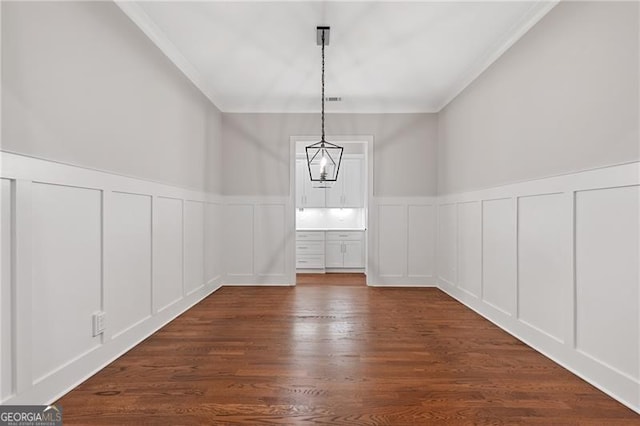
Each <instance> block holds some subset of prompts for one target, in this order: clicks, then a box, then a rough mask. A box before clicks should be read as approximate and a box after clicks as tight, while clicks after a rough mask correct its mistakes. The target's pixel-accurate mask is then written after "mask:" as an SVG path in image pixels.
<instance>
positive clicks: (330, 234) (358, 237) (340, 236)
mask: <svg viewBox="0 0 640 426" xmlns="http://www.w3.org/2000/svg"><path fill="white" fill-rule="evenodd" d="M363 235H364V232H363V231H327V240H328V241H362V237H363Z"/></svg>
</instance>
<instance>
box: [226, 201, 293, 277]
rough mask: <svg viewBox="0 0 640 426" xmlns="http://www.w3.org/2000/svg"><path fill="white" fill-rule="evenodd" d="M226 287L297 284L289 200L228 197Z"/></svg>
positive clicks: (291, 214) (291, 209)
mask: <svg viewBox="0 0 640 426" xmlns="http://www.w3.org/2000/svg"><path fill="white" fill-rule="evenodd" d="M225 202H226V205H225V206H224V207H225V214H224V217H225V219H224V229H225V259H226V260H225V269H226V276H225V278H224V283H225V284H229V285H245V284H248V285H256V284H257V285H263V284H269V285H293V284H294V283H295V263H294V249H293V246H294V241H295V231H294V229H295V224H294V219H293V206H291V205H290V202H289V199H288V197H240V196H238V197H225Z"/></svg>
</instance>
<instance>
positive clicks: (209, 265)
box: [204, 203, 224, 284]
mask: <svg viewBox="0 0 640 426" xmlns="http://www.w3.org/2000/svg"><path fill="white" fill-rule="evenodd" d="M222 213H223V205H222V204H220V203H207V204H206V205H205V234H206V237H205V245H204V252H205V255H204V268H205V272H204V273H205V278H206V282H207V284H212V283H213V282H215V281H216V280H219V279H220V277H221V275H222V271H223V269H222V257H223V256H222V254H223V248H224V239H223V232H222V219H223V216H222Z"/></svg>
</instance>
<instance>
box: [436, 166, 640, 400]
mask: <svg viewBox="0 0 640 426" xmlns="http://www.w3.org/2000/svg"><path fill="white" fill-rule="evenodd" d="M639 199H640V163H629V164H622V165H617V166H612V167H605V168H600V169H595V170H589V171H583V172H578V173H572V174H567V175H562V176H556V177H549V178H544V179H538V180H532V181H526V182H520V183H516V184H511V185H505V186H501V187H495V188H489V189H483V190H478V191H472V192H466V193H462V194H455V195H450V196H442V197H440V198H439V199H438V213H439V217H438V284H439V286H440V287H441V288H442V289H443V290H444V291H446V292H447V293H449V294H450V295H452V296H453V297H455V298H457V299H458V300H460V301H461V302H463V303H465V304H466V305H468V306H469V307H471V308H472V309H474V310H476V311H477V312H479V313H480V314H481V315H483V316H485V317H486V318H488V319H490V320H491V321H493V322H494V323H496V324H497V325H498V326H500V327H502V328H504V329H505V330H507V331H509V332H510V333H512V334H513V335H515V336H517V337H518V338H520V339H522V340H523V341H525V342H526V343H528V344H529V345H531V346H533V347H534V348H536V349H537V350H539V351H540V352H542V353H544V354H545V355H547V356H548V357H550V358H551V359H553V360H555V361H556V362H558V363H559V364H561V365H563V366H564V367H566V368H567V369H569V370H571V371H573V372H574V373H576V374H578V375H579V376H581V377H582V378H584V379H585V380H587V381H588V382H590V383H592V384H593V385H595V386H597V387H599V388H600V389H602V390H603V391H605V392H606V393H608V394H610V395H611V396H613V397H614V398H616V399H618V400H619V401H621V402H623V403H624V404H625V405H627V406H629V407H631V408H632V409H634V410H636V411H638V412H640V325H639V324H640V316H639V312H640V300H639V297H640V289H639V287H640V284H639V281H640V277H639V261H638V259H639V258H640V251H639V249H638V241H639V239H640V238H639V237H640V233H639V231H640V230H639V218H640V210H639V206H638V204H639V201H638V200H639Z"/></svg>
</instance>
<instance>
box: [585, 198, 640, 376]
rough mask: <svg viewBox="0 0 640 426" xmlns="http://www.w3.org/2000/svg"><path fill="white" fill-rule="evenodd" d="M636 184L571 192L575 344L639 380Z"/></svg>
mask: <svg viewBox="0 0 640 426" xmlns="http://www.w3.org/2000/svg"><path fill="white" fill-rule="evenodd" d="M639 197H640V186H628V187H622V188H608V189H598V190H593V191H580V192H578V193H577V194H576V213H575V214H576V306H577V312H576V345H577V348H578V350H580V351H581V352H583V353H584V354H585V355H587V356H590V357H592V358H593V359H595V360H597V361H598V362H601V363H603V364H604V365H607V366H610V367H611V368H614V369H616V370H618V371H620V372H621V373H623V374H626V375H629V376H630V377H632V378H634V379H635V380H638V379H639V378H640V373H639V371H638V370H639V368H640V353H639V348H640V318H638V312H639V308H640V306H639V302H638V299H639V296H640V289H639V287H640V284H639V282H640V277H639V276H638V258H640V252H639V250H638V236H639V235H640V234H639V232H640V229H639V226H638V220H639V218H640V214H639V213H640V211H639V208H638V198H639Z"/></svg>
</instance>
